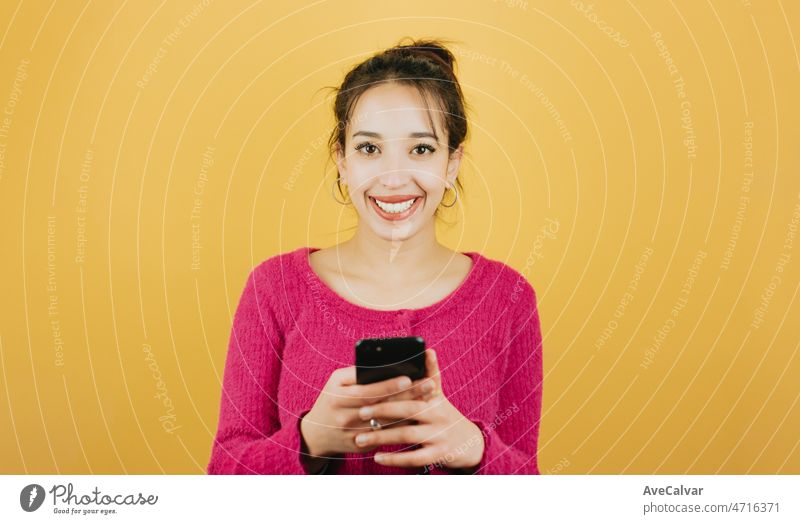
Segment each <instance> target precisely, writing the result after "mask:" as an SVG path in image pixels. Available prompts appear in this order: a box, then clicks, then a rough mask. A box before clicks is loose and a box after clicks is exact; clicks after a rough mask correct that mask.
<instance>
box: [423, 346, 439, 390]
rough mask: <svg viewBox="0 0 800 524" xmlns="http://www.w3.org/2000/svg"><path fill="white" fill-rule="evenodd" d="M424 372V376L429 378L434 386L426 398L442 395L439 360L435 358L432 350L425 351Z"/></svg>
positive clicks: (434, 352)
mask: <svg viewBox="0 0 800 524" xmlns="http://www.w3.org/2000/svg"><path fill="white" fill-rule="evenodd" d="M425 371H426V373H425V374H426V376H428V377H430V378H431V380H433V383H434V385H435V387H434V389H433V391H432V392H431V393H430V394H429V397H428V398H430V397H434V396H436V395H439V394H442V374H441V371H440V370H439V359H438V358H437V357H436V351H435V350H434V349H432V348H428V349H426V350H425Z"/></svg>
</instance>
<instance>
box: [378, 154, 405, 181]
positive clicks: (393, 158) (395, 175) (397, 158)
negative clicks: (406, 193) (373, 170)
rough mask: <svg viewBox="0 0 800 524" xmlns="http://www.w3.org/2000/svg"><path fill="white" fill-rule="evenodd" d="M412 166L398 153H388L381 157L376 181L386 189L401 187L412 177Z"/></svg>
mask: <svg viewBox="0 0 800 524" xmlns="http://www.w3.org/2000/svg"><path fill="white" fill-rule="evenodd" d="M412 167H413V166H409V165H408V160H407V159H406V158H405V157H404V156H403V155H402V154H401V153H399V152H390V153H388V154H386V155H384V157H383V162H382V163H381V171H380V175H379V176H378V179H379V181H380V183H381V184H383V185H384V186H386V187H390V188H393V187H403V186H405V185H406V184H408V182H409V180H411V178H412V177H413V175H414V172H413V169H412Z"/></svg>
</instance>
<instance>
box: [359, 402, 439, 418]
mask: <svg viewBox="0 0 800 524" xmlns="http://www.w3.org/2000/svg"><path fill="white" fill-rule="evenodd" d="M430 408H431V406H430V404H428V403H427V402H424V401H422V400H398V401H397V402H381V403H379V404H372V405H370V406H364V407H362V408H361V409H360V410H359V411H358V416H359V418H361V420H369V419H371V418H391V419H396V420H405V419H411V418H413V419H416V420H419V421H420V422H422V421H423V420H427V418H429V417H426V414H429V413H430V411H431V410H430ZM426 412H428V413H426Z"/></svg>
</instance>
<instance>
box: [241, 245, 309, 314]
mask: <svg viewBox="0 0 800 524" xmlns="http://www.w3.org/2000/svg"><path fill="white" fill-rule="evenodd" d="M306 253H307V248H305V247H300V248H297V249H294V250H291V251H286V252H283V253H278V254H275V255H272V256H270V257H268V258H266V259H264V260H262V261H261V262H260V263H258V264H256V265H255V266H254V267H253V268H252V269H251V270H250V273H249V274H248V275H247V278H246V282H245V283H244V286H243V287H244V292H243V297H242V298H243V299H248V300H254V301H256V302H257V303H258V304H265V305H269V306H270V307H272V308H273V309H274V310H275V311H277V312H278V313H279V315H280V311H281V310H283V306H282V304H285V303H287V302H288V301H289V299H290V297H291V296H294V295H295V294H296V291H297V290H298V289H299V287H300V285H301V280H300V278H299V277H300V276H301V274H302V267H303V262H304V261H303V258H302V257H304V256H307V255H306Z"/></svg>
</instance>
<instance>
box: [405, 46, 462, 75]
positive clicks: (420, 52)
mask: <svg viewBox="0 0 800 524" xmlns="http://www.w3.org/2000/svg"><path fill="white" fill-rule="evenodd" d="M395 49H397V50H400V51H402V52H404V53H407V54H409V55H413V56H420V57H425V58H429V59H432V60H434V61H437V62H439V63H441V64H442V65H444V66H446V67H447V68H448V69H449V70H451V71H452V70H453V63H454V62H455V57H454V56H453V53H451V52H450V50H449V49H447V48H446V47H445V46H444V45H443V44H442V43H441V42H440V41H438V40H413V41H412V42H411V43H409V44H406V45H402V46H397V47H396V48H395Z"/></svg>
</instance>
